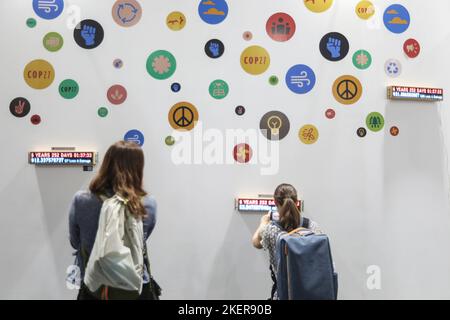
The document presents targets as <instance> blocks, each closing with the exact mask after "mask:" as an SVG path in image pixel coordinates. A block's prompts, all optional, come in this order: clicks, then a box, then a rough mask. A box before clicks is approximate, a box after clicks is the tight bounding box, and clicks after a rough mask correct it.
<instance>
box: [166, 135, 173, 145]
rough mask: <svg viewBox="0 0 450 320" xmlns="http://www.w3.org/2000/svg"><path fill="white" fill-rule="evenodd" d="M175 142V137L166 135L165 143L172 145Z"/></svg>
mask: <svg viewBox="0 0 450 320" xmlns="http://www.w3.org/2000/svg"><path fill="white" fill-rule="evenodd" d="M174 144H175V138H174V137H172V136H168V137H166V145H168V146H173V145H174Z"/></svg>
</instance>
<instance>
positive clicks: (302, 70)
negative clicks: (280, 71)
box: [286, 64, 316, 94]
mask: <svg viewBox="0 0 450 320" xmlns="http://www.w3.org/2000/svg"><path fill="white" fill-rule="evenodd" d="M286 84H287V86H288V88H289V89H290V90H291V91H292V92H294V93H297V94H305V93H308V92H310V91H311V90H312V89H313V88H314V86H315V84H316V75H315V74H314V71H313V70H312V69H311V68H310V67H308V66H307V65H304V64H298V65H295V66H293V67H291V68H290V69H289V71H288V72H287V74H286Z"/></svg>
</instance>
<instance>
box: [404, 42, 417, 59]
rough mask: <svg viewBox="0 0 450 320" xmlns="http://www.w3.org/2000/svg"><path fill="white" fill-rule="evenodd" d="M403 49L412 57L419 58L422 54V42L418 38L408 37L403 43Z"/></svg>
mask: <svg viewBox="0 0 450 320" xmlns="http://www.w3.org/2000/svg"><path fill="white" fill-rule="evenodd" d="M403 51H404V52H405V54H406V55H407V56H408V57H410V58H411V59H414V58H417V56H419V54H420V44H419V42H418V41H417V40H416V39H408V40H406V41H405V43H404V44H403Z"/></svg>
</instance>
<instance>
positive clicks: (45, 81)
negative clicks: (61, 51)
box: [23, 60, 55, 89]
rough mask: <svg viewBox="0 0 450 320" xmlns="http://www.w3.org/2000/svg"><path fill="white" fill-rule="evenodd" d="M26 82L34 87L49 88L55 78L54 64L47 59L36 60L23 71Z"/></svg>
mask: <svg viewBox="0 0 450 320" xmlns="http://www.w3.org/2000/svg"><path fill="white" fill-rule="evenodd" d="M23 77H24V79H25V82H26V83H27V84H28V85H29V86H30V87H31V88H33V89H45V88H48V87H49V86H50V85H51V84H52V83H53V80H55V70H54V69H53V66H52V65H51V64H50V63H49V62H47V61H45V60H34V61H31V62H30V63H29V64H27V65H26V67H25V69H24V71H23Z"/></svg>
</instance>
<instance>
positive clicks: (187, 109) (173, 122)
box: [168, 102, 199, 131]
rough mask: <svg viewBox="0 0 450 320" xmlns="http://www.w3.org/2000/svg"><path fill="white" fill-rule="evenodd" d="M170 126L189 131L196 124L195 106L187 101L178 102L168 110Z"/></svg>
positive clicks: (196, 112) (196, 113)
mask: <svg viewBox="0 0 450 320" xmlns="http://www.w3.org/2000/svg"><path fill="white" fill-rule="evenodd" d="M168 118H169V123H170V126H171V127H172V128H173V129H175V130H179V131H190V130H192V129H194V127H195V126H196V125H197V122H198V119H199V115H198V111H197V108H195V106H194V105H193V104H191V103H189V102H179V103H177V104H176V105H174V106H173V107H172V108H171V109H170V111H169V115H168Z"/></svg>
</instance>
